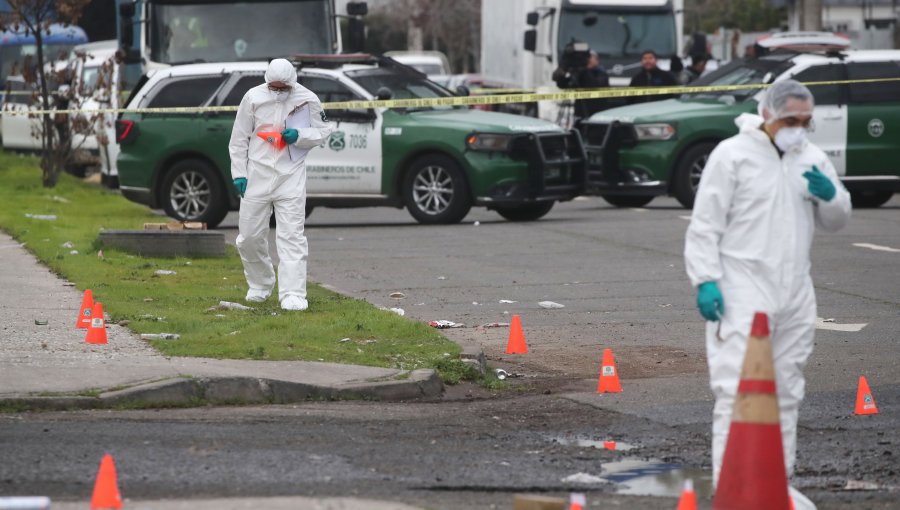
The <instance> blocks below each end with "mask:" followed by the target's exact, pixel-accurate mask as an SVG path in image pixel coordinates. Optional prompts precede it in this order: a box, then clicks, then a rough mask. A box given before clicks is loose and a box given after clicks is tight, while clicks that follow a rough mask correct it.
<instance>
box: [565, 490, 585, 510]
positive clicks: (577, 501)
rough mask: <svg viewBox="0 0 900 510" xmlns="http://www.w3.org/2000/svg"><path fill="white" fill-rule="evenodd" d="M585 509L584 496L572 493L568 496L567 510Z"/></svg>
mask: <svg viewBox="0 0 900 510" xmlns="http://www.w3.org/2000/svg"><path fill="white" fill-rule="evenodd" d="M586 507H587V498H586V497H584V494H581V493H578V492H573V493H571V494H569V510H584V509H585V508H586Z"/></svg>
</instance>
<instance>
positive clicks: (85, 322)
mask: <svg viewBox="0 0 900 510" xmlns="http://www.w3.org/2000/svg"><path fill="white" fill-rule="evenodd" d="M93 306H94V293H93V292H91V289H87V290H86V291H84V295H83V296H81V308H80V309H79V310H78V320H77V321H76V322H75V327H76V328H78V329H87V328H88V326H90V325H91V308H93Z"/></svg>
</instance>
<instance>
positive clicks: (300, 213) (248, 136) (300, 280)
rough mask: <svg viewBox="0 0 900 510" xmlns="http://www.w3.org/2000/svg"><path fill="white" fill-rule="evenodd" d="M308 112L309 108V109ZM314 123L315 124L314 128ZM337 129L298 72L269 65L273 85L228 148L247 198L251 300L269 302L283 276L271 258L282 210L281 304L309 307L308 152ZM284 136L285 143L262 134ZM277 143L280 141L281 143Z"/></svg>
mask: <svg viewBox="0 0 900 510" xmlns="http://www.w3.org/2000/svg"><path fill="white" fill-rule="evenodd" d="M304 108H308V121H307V122H305V123H303V124H304V125H303V126H301V127H299V128H297V127H292V128H288V127H287V121H288V116H289V115H291V114H294V113H296V112H299V111H301V110H302V109H304ZM303 111H305V110H303ZM307 125H308V127H307ZM331 131H332V127H331V125H330V124H329V123H328V122H327V118H326V116H325V112H324V110H323V109H322V105H321V103H320V102H319V98H318V97H316V95H315V94H313V93H312V92H310V91H309V90H308V89H306V88H305V87H303V86H302V85H300V84H299V83H297V71H296V69H294V66H293V65H292V64H291V63H290V62H288V61H287V60H285V59H283V58H280V59H275V60H273V61H272V62H270V63H269V66H268V68H267V69H266V74H265V83H263V84H261V85H258V86H256V87H253V88H251V89H250V90H248V91H247V93H246V94H245V95H244V98H243V99H242V100H241V104H240V106H239V107H238V111H237V116H236V117H235V120H234V127H233V128H232V131H231V141H230V142H229V144H228V151H229V153H230V155H231V178H232V179H233V181H234V186H235V188H236V189H237V191H238V193H239V194H240V196H241V210H240V218H239V220H238V231H239V234H238V237H237V241H236V243H235V244H236V245H237V249H238V253H240V255H241V261H242V262H243V264H244V276H245V277H246V278H247V285H248V286H249V290H248V291H247V296H246V300H247V301H250V302H254V303H259V302H263V301H265V300H267V299H268V298H269V296H270V295H271V294H272V290H273V289H274V288H275V283H276V275H275V269H274V267H273V266H272V259H271V258H270V256H269V243H268V234H269V217H270V215H271V214H272V210H273V209H274V211H275V221H276V226H275V244H276V248H277V250H278V278H277V282H278V299H279V300H280V302H281V308H283V309H285V310H306V309H307V308H308V307H309V304H308V302H307V300H306V261H307V257H308V255H309V247H308V245H307V241H306V236H305V235H304V233H303V223H304V220H305V219H306V164H305V161H306V152H307V151H308V150H309V149H312V148H314V147H317V146H320V145H322V144H324V143H325V141H326V140H327V139H328V137H329V136H330V135H331ZM279 132H280V137H281V140H280V141H283V143H284V144H287V145H292V146H293V148H294V149H295V150H289V149H290V147H287V148H286V147H285V146H284V145H282V144H280V143H278V142H279V140H275V139H274V138H275V137H272V136H269V137H268V138H271V139H267V138H265V137H261V136H258V134H260V133H276V134H278V133H279ZM273 142H275V143H273Z"/></svg>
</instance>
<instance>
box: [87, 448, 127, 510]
mask: <svg viewBox="0 0 900 510" xmlns="http://www.w3.org/2000/svg"><path fill="white" fill-rule="evenodd" d="M99 508H122V495H121V494H119V484H118V482H117V481H116V464H115V463H114V462H113V458H112V455H109V454H107V455H104V456H103V460H101V461H100V471H98V472H97V481H96V482H95V483H94V495H93V496H92V497H91V510H97V509H99Z"/></svg>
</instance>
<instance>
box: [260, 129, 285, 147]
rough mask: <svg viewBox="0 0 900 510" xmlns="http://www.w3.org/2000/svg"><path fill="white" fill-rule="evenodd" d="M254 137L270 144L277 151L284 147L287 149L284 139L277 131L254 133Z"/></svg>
mask: <svg viewBox="0 0 900 510" xmlns="http://www.w3.org/2000/svg"><path fill="white" fill-rule="evenodd" d="M256 136H258V137H260V138H262V139H263V140H265V141H267V142H269V143H271V144H272V145H274V146H275V148H276V149H278V150H281V149H284V148H285V147H287V144H286V143H285V142H284V138H282V137H281V133H280V132H278V131H262V132H259V133H256Z"/></svg>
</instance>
